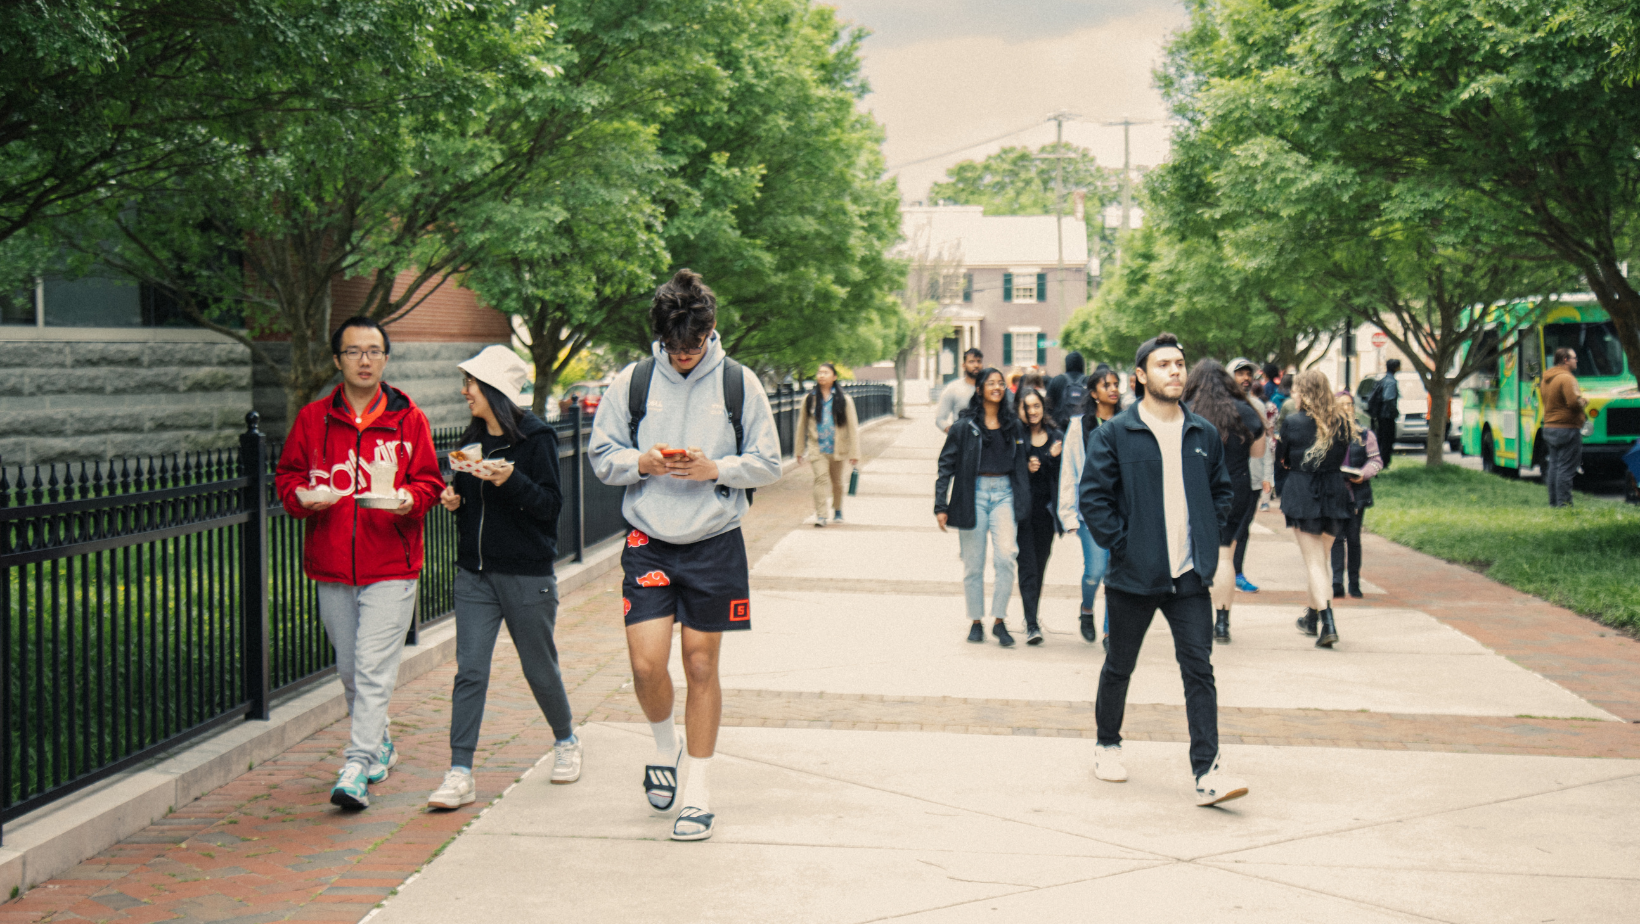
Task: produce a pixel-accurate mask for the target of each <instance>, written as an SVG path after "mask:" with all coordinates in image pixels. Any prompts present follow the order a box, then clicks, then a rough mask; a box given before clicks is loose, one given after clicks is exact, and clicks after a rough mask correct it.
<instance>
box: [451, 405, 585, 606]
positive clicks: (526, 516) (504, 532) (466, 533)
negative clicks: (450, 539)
mask: <svg viewBox="0 0 1640 924" xmlns="http://www.w3.org/2000/svg"><path fill="white" fill-rule="evenodd" d="M518 429H519V434H520V438H519V440H518V442H516V443H513V444H512V445H511V446H506V447H503V448H501V449H497V450H495V451H493V452H491V453H489V454H488V456H487V458H491V459H507V460H509V461H511V462H512V463H513V473H512V475H511V476H510V477H509V478H508V479H507V481H506V483H504V484H502V485H500V486H499V487H498V486H496V485H493V484H490V483H489V482H488V481H485V480H483V479H481V478H479V477H477V476H476V475H469V474H467V473H466V472H457V473H456V477H455V481H454V482H452V485H453V486H454V487H455V489H456V493H457V494H459V495H461V506H460V507H458V508H456V529H457V533H458V540H457V543H456V564H457V565H459V566H460V567H462V568H466V569H467V570H468V571H494V572H497V573H499V574H537V575H539V574H551V573H552V561H553V559H554V558H556V557H557V554H558V511H559V510H560V509H561V508H562V507H563V504H564V498H563V494H562V493H561V492H560V491H559V488H558V434H556V433H554V432H553V429H552V427H549V426H547V425H546V424H545V423H543V422H542V421H541V418H539V417H536V416H535V415H534V414H525V415H524V419H523V420H521V421H519V425H518Z"/></svg>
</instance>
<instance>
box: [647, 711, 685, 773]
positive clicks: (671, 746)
mask: <svg viewBox="0 0 1640 924" xmlns="http://www.w3.org/2000/svg"><path fill="white" fill-rule="evenodd" d="M649 730H650V731H652V732H654V733H655V763H656V764H657V765H661V766H666V767H671V766H675V764H674V763H673V762H674V761H676V760H677V759H678V725H677V722H676V721H674V720H673V719H672V717H671V716H667V717H666V718H665V719H664V720H663V721H660V722H650V723H649Z"/></svg>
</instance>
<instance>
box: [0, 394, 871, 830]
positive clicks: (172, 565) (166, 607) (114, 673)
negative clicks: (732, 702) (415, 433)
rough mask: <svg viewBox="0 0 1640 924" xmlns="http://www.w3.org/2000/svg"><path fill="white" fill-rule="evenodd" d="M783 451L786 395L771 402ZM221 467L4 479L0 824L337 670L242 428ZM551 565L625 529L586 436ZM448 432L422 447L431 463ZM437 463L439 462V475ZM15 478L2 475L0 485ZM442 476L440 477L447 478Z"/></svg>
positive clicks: (268, 481)
mask: <svg viewBox="0 0 1640 924" xmlns="http://www.w3.org/2000/svg"><path fill="white" fill-rule="evenodd" d="M845 389H846V390H847V391H848V392H849V393H850V394H851V395H852V396H853V397H854V400H855V405H856V408H857V410H858V412H859V415H860V419H861V420H862V421H864V420H870V419H873V418H875V417H880V416H885V415H887V414H890V413H892V408H893V389H892V387H891V386H887V385H875V384H867V385H849V386H845ZM769 399H770V402H771V405H772V406H773V409H774V413H775V421H776V426H777V428H778V430H779V433H780V447H781V452H782V454H786V455H789V454H790V453H791V449H792V440H793V437H794V435H795V431H796V424H797V410H798V406H799V403H800V402H801V400H802V395H801V393H800V392H794V391H793V390H792V389H791V388H790V387H789V386H783V387H782V388H780V389H777V390H776V391H775V392H773V393H771V394H770V395H769ZM246 423H247V427H246V432H245V433H244V435H243V436H242V437H241V439H240V447H239V450H238V451H237V452H234V451H229V450H219V451H212V452H196V453H180V454H176V455H172V456H169V457H163V458H149V459H142V460H131V459H126V460H120V461H117V462H107V463H84V464H81V465H79V466H77V467H64V466H38V467H35V468H34V469H33V470H32V472H25V470H24V469H23V468H22V467H18V468H15V469H7V468H6V467H5V466H4V465H0V575H3V576H4V578H5V584H4V587H3V588H0V823H3V822H5V821H8V820H10V819H13V818H15V817H17V816H19V815H22V814H23V813H25V812H28V811H30V810H32V809H34V808H37V807H39V806H41V805H44V804H46V803H49V802H51V801H53V800H55V799H59V798H61V797H63V796H65V795H68V794H69V793H72V792H74V791H76V790H78V789H81V788H83V787H85V786H88V785H90V784H92V783H94V782H96V781H97V780H99V779H102V778H104V777H107V776H109V775H110V774H113V773H116V772H118V771H120V770H122V769H125V768H127V767H130V766H132V765H135V764H137V763H139V762H141V761H143V760H146V759H148V758H150V757H152V756H154V755H155V754H157V753H159V752H161V751H164V750H166V749H168V748H171V747H174V746H176V745H178V744H180V743H182V742H184V741H186V740H188V739H190V738H193V737H196V736H198V735H201V734H204V733H206V732H208V731H210V730H212V729H214V728H217V727H219V726H221V725H223V724H225V723H228V722H231V721H234V720H242V719H245V718H253V719H265V718H267V716H268V712H269V709H270V707H271V705H272V703H273V701H274V700H275V699H277V698H278V697H280V696H282V695H284V694H287V693H290V692H293V691H295V690H296V689H298V688H300V687H302V686H304V685H306V684H310V683H313V682H315V681H317V680H321V679H323V678H325V677H327V676H328V675H330V674H331V673H333V672H334V670H335V652H334V650H333V649H332V648H331V646H330V642H329V640H328V639H327V638H326V636H325V632H324V626H323V624H322V623H321V622H320V621H319V611H318V601H317V594H316V592H315V589H314V586H313V583H312V582H311V581H309V580H308V579H307V577H306V576H305V575H304V573H303V571H302V527H301V524H300V522H299V521H297V520H295V519H293V518H292V517H290V516H288V515H287V514H286V513H285V511H284V508H283V507H282V506H281V505H280V504H279V502H278V500H277V498H276V497H275V495H274V491H273V464H274V462H275V461H276V460H277V458H278V448H279V447H278V446H277V445H276V444H271V441H269V440H268V439H266V438H265V437H264V436H263V434H262V433H260V432H259V431H258V429H257V418H256V415H255V414H254V413H252V414H249V415H247V416H246ZM553 426H554V429H555V430H556V431H557V433H558V437H559V447H560V453H559V464H560V484H561V485H562V488H563V493H564V508H563V514H562V515H561V516H560V518H559V524H558V557H559V560H561V561H562V560H565V559H571V560H575V561H579V560H581V558H582V556H583V554H584V552H585V550H586V548H587V547H588V546H591V545H594V544H596V543H598V542H600V541H602V540H604V539H607V538H609V537H611V536H614V535H617V534H619V533H620V532H622V531H623V530H624V529H625V524H624V521H623V520H622V516H621V498H622V495H623V489H622V488H619V487H610V486H608V485H605V484H603V483H602V482H600V481H598V479H597V478H595V477H594V476H593V473H592V466H591V461H590V458H589V457H588V455H587V452H586V447H587V443H588V442H589V440H590V437H591V420H590V418H587V417H583V415H582V414H581V413H580V412H579V409H577V410H576V411H575V412H574V413H572V414H571V415H570V416H569V417H568V418H566V419H564V420H561V421H558V422H557V423H555V424H554V425H553ZM460 436H461V431H460V430H459V429H456V428H450V429H442V430H436V431H434V435H433V438H434V447H435V448H436V449H437V450H438V451H439V457H440V459H441V460H443V459H445V457H446V455H447V453H448V451H449V450H451V449H454V448H456V447H457V444H458V442H459V440H460ZM445 464H447V463H445ZM14 473H15V474H14ZM446 474H448V473H446ZM424 541H425V544H426V556H425V565H424V567H423V569H422V573H421V582H420V586H419V599H418V601H417V604H418V606H417V615H416V619H415V621H414V623H413V627H412V629H411V641H414V638H415V635H416V634H417V632H419V630H420V629H422V628H425V627H426V626H428V625H429V624H431V623H435V622H438V621H440V620H442V619H445V618H447V617H448V616H449V615H450V612H451V609H452V606H453V603H452V599H451V589H452V586H453V584H454V582H455V557H456V523H455V516H454V514H451V513H450V512H449V511H446V510H445V509H444V508H443V507H435V508H434V509H433V510H432V511H431V512H430V513H429V514H428V515H427V518H426V526H425V531H424Z"/></svg>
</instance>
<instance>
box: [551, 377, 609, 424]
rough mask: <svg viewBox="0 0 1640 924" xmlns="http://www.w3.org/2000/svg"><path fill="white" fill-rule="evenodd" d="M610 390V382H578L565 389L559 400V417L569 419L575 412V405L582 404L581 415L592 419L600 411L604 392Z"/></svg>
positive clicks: (605, 380) (604, 380) (606, 380)
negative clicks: (599, 407)
mask: <svg viewBox="0 0 1640 924" xmlns="http://www.w3.org/2000/svg"><path fill="white" fill-rule="evenodd" d="M608 388H609V380H608V379H603V380H600V381H597V382H576V383H575V384H574V385H571V386H570V387H568V388H566V389H564V394H563V396H562V397H560V398H559V399H558V416H559V417H567V416H569V415H570V414H571V413H573V412H574V408H575V403H576V402H577V401H579V402H580V403H581V414H582V416H585V417H591V416H592V414H593V413H594V412H595V411H597V410H598V402H599V401H600V400H602V399H603V396H604V391H605V390H606V389H608Z"/></svg>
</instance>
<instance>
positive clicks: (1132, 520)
mask: <svg viewBox="0 0 1640 924" xmlns="http://www.w3.org/2000/svg"><path fill="white" fill-rule="evenodd" d="M1133 365H1134V369H1135V375H1136V377H1137V379H1138V383H1139V385H1140V386H1141V390H1142V392H1143V394H1142V396H1141V398H1140V400H1139V401H1138V402H1136V403H1134V404H1133V405H1132V406H1131V407H1129V408H1128V409H1126V410H1124V411H1122V412H1121V413H1119V414H1117V415H1116V416H1115V417H1113V418H1111V420H1110V422H1109V423H1107V424H1106V425H1104V426H1102V427H1100V428H1098V429H1097V430H1095V431H1093V436H1092V437H1091V438H1090V439H1089V442H1088V456H1087V463H1086V464H1085V465H1084V467H1083V469H1082V483H1081V490H1080V497H1079V498H1078V500H1079V503H1080V506H1081V509H1082V521H1083V522H1084V523H1086V524H1087V527H1088V531H1089V532H1090V533H1092V535H1093V539H1094V541H1095V542H1097V543H1098V544H1099V545H1100V546H1101V547H1103V548H1106V549H1109V550H1110V570H1109V572H1107V573H1106V576H1105V612H1106V614H1107V616H1108V618H1109V620H1110V627H1109V628H1108V629H1107V630H1106V637H1107V638H1109V640H1110V653H1109V654H1108V655H1107V656H1106V658H1105V666H1104V669H1103V670H1101V671H1100V673H1099V696H1098V699H1097V700H1096V701H1095V703H1094V717H1095V722H1096V723H1097V725H1098V729H1099V743H1098V744H1097V745H1096V746H1095V747H1094V758H1093V773H1094V776H1096V777H1098V778H1099V779H1101V780H1107V781H1109V782H1123V781H1125V780H1126V779H1127V769H1126V768H1125V767H1123V766H1122V762H1121V761H1122V718H1123V713H1124V712H1125V711H1126V707H1127V688H1128V680H1129V678H1131V677H1132V675H1133V666H1134V664H1135V663H1137V662H1138V660H1139V646H1140V645H1141V644H1142V643H1143V641H1144V637H1145V632H1146V630H1148V629H1149V628H1150V621H1151V619H1153V618H1154V617H1155V615H1156V610H1157V609H1160V610H1161V611H1162V615H1163V617H1165V618H1166V619H1167V623H1168V627H1169V629H1171V630H1172V633H1173V652H1174V656H1175V657H1176V658H1177V659H1178V662H1179V674H1180V675H1181V676H1182V677H1183V679H1184V701H1185V718H1186V720H1187V721H1188V723H1189V726H1190V764H1191V771H1192V773H1193V774H1194V776H1195V778H1196V804H1197V805H1217V804H1218V803H1220V802H1225V801H1228V800H1230V799H1236V798H1240V797H1241V796H1245V795H1247V784H1246V783H1244V782H1242V781H1241V780H1238V779H1235V778H1234V777H1231V776H1229V775H1227V774H1225V773H1224V772H1223V771H1222V770H1221V769H1220V766H1219V720H1218V690H1217V688H1216V687H1215V686H1214V683H1213V664H1212V662H1211V660H1210V656H1211V654H1212V652H1213V605H1212V601H1211V598H1210V597H1209V592H1208V588H1210V587H1212V585H1213V581H1214V578H1215V572H1216V571H1217V569H1218V546H1219V536H1220V535H1221V531H1222V530H1223V528H1224V524H1225V520H1226V519H1227V518H1228V516H1229V514H1230V506H1231V500H1232V497H1233V494H1234V490H1233V488H1232V485H1231V482H1230V470H1229V468H1228V467H1227V466H1226V464H1225V461H1224V444H1223V443H1222V442H1221V441H1220V440H1219V434H1218V431H1217V430H1216V429H1215V428H1214V427H1213V425H1212V424H1211V423H1208V422H1207V420H1205V419H1204V418H1202V417H1200V416H1198V415H1196V414H1192V413H1191V412H1190V411H1189V410H1188V409H1187V408H1185V407H1184V406H1183V405H1182V404H1181V403H1180V402H1179V398H1180V396H1181V395H1183V394H1184V379H1185V362H1184V350H1183V348H1182V347H1181V346H1180V345H1179V338H1177V337H1175V336H1174V335H1172V334H1168V333H1161V334H1157V335H1156V336H1155V337H1153V338H1152V339H1150V340H1147V341H1145V342H1144V344H1142V345H1141V346H1140V347H1139V352H1138V354H1137V355H1136V356H1135V357H1134V360H1133ZM1217 577H1218V579H1220V580H1232V579H1233V577H1232V576H1231V575H1218V576H1217Z"/></svg>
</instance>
